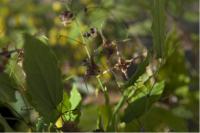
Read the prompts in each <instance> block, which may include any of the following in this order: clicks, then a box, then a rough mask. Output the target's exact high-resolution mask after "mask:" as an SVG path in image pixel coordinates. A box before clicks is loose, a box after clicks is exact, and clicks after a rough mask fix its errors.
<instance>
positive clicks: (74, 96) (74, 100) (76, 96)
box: [69, 85, 81, 110]
mask: <svg viewBox="0 0 200 133" xmlns="http://www.w3.org/2000/svg"><path fill="white" fill-rule="evenodd" d="M69 100H70V103H71V110H74V109H75V108H76V107H77V106H78V105H79V104H80V102H81V95H80V93H79V92H78V90H77V88H76V86H75V85H73V88H72V90H71V93H70V99H69Z"/></svg>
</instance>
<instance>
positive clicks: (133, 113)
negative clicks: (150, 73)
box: [122, 81, 164, 123]
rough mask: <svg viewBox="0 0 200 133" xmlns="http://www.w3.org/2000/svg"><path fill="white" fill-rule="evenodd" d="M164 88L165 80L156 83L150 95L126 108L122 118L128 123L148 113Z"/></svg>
mask: <svg viewBox="0 0 200 133" xmlns="http://www.w3.org/2000/svg"><path fill="white" fill-rule="evenodd" d="M163 89H164V81H161V82H159V83H156V84H155V85H154V87H153V88H152V90H151V92H150V94H149V95H146V96H143V97H141V98H139V99H136V100H135V101H133V102H132V103H130V104H129V105H128V107H127V108H126V109H125V114H124V116H123V118H122V120H123V121H124V122H126V123H129V122H131V121H132V120H134V119H137V118H139V117H140V116H141V115H143V114H144V113H146V112H147V111H148V109H149V108H150V107H151V106H152V104H153V103H154V102H156V101H157V100H158V99H159V98H160V96H161V94H162V92H163Z"/></svg>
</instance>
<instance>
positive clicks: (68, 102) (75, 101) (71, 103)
mask: <svg viewBox="0 0 200 133" xmlns="http://www.w3.org/2000/svg"><path fill="white" fill-rule="evenodd" d="M81 99H82V98H81V95H80V93H79V92H78V90H77V88H76V86H75V84H74V85H73V88H72V90H71V92H70V97H68V95H67V93H64V96H63V101H62V102H61V105H60V106H59V108H60V107H61V110H62V113H63V115H62V118H63V120H64V121H76V120H78V119H79V116H80V109H79V108H78V107H79V105H80V102H81Z"/></svg>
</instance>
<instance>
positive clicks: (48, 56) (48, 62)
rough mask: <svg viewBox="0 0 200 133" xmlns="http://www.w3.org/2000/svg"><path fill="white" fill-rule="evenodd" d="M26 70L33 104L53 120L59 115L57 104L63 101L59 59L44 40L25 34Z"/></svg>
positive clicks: (45, 116) (45, 117)
mask: <svg viewBox="0 0 200 133" xmlns="http://www.w3.org/2000/svg"><path fill="white" fill-rule="evenodd" d="M24 37H25V45H24V62H23V66H24V71H25V73H26V83H27V87H28V89H27V92H28V95H29V96H30V99H31V103H32V105H33V106H34V107H35V108H36V110H37V111H38V112H39V113H40V114H41V115H42V116H43V117H44V119H45V121H46V122H53V121H55V120H56V119H57V117H58V111H57V105H58V104H59V103H60V102H61V101H62V97H63V85H62V79H61V73H60V70H59V68H58V63H57V59H56V57H55V55H54V53H53V52H52V51H51V49H50V48H49V47H48V46H47V45H45V44H44V43H43V42H42V41H40V40H38V39H35V38H33V37H32V36H30V35H28V34H25V36H24Z"/></svg>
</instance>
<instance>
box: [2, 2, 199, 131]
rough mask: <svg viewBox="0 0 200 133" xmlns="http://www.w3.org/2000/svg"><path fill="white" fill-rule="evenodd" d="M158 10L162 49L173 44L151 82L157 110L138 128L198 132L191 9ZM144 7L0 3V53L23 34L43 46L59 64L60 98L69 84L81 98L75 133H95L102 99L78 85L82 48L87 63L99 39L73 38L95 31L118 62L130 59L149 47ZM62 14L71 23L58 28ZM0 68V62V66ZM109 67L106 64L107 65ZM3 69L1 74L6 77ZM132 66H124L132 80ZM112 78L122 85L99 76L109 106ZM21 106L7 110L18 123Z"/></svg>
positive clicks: (195, 30) (195, 28)
mask: <svg viewBox="0 0 200 133" xmlns="http://www.w3.org/2000/svg"><path fill="white" fill-rule="evenodd" d="M165 6H166V17H167V20H166V27H167V33H168V34H167V37H168V38H169V39H168V43H172V44H174V46H172V47H175V51H174V52H173V54H172V55H171V56H170V57H169V58H168V60H167V62H166V64H165V66H164V67H162V69H161V71H160V72H159V75H158V77H157V78H158V79H160V80H162V79H165V81H166V87H165V92H164V95H163V96H162V97H161V100H160V103H161V105H162V106H155V107H153V109H152V110H151V111H150V112H149V113H148V115H146V116H145V119H142V120H141V123H142V124H143V125H144V127H145V129H146V130H147V131H148V130H149V131H168V129H174V130H175V131H198V130H199V1H198V0H176V1H175V0H167V2H166V5H165ZM151 7H152V1H151V0H0V51H2V50H3V48H8V49H10V50H12V49H14V48H22V46H23V41H24V40H23V37H22V33H23V32H29V33H31V34H33V35H36V36H40V37H42V38H43V39H48V42H49V45H50V46H51V47H52V49H53V50H54V52H55V54H56V56H57V58H58V60H59V65H60V67H61V69H62V74H63V78H64V79H65V80H64V84H65V90H66V91H70V89H71V88H72V85H73V84H76V86H77V87H78V89H79V90H80V92H81V93H82V95H83V97H84V98H83V107H82V114H81V117H80V123H79V125H78V128H79V130H80V131H91V130H94V129H95V128H96V121H97V117H98V112H97V111H96V110H97V108H98V109H101V110H104V99H103V95H102V94H101V93H100V92H99V93H98V92H97V89H96V88H97V87H98V83H97V81H96V80H94V79H93V78H86V80H83V79H84V78H85V77H84V74H85V71H86V67H85V66H84V65H83V61H84V60H85V59H86V58H87V52H86V51H85V50H84V45H85V44H86V45H87V47H88V50H89V52H90V54H91V55H95V53H96V51H97V52H98V50H99V49H98V48H99V46H100V45H102V38H101V36H100V35H97V36H96V37H89V38H84V39H83V38H82V35H81V34H82V33H86V32H88V31H89V30H90V28H96V29H98V30H101V31H102V33H103V35H104V37H105V38H106V39H107V40H111V41H113V40H114V41H116V42H117V45H118V47H119V52H120V54H121V55H122V56H123V57H124V58H125V59H131V58H132V57H137V56H138V55H141V54H144V53H145V52H146V51H147V50H150V49H151V47H152V32H151V24H152V16H151ZM66 10H68V11H71V12H73V14H74V16H75V18H76V19H75V20H72V21H71V22H69V23H67V24H66V25H65V26H64V25H63V21H62V20H61V19H60V17H61V14H62V13H63V11H66ZM175 44H176V45H175ZM2 60H3V59H1V57H0V64H2V63H3V61H2ZM95 62H97V64H100V65H99V67H100V70H102V71H103V70H107V69H109V68H110V66H109V65H108V62H107V57H106V56H105V55H104V54H98V56H95ZM115 62H116V60H115V58H114V59H112V60H110V62H109V63H111V64H112V63H115ZM10 65H13V64H12V63H11V64H10ZM10 65H8V66H7V68H6V69H8V71H9V67H10ZM136 66H137V65H136ZM136 66H134V65H133V66H132V71H133V72H134V71H135V68H136ZM20 72H21V69H20V68H18V67H15V69H14V70H13V72H12V74H15V76H16V77H20ZM130 73H131V71H130ZM115 78H117V81H118V82H123V81H124V77H123V74H121V73H120V72H116V76H113V75H112V74H110V73H106V74H103V75H101V79H102V82H103V84H105V85H106V86H107V88H108V91H109V96H110V99H111V103H112V104H115V103H116V102H117V101H118V100H119V98H120V94H119V92H118V90H117V85H116V82H115ZM19 79H20V80H24V79H23V78H19ZM22 82H23V81H22ZM86 86H87V87H86ZM87 89H88V90H87ZM97 93H98V94H99V95H98V96H97ZM22 101H23V100H22V99H21V97H20V96H18V99H17V102H16V103H13V104H12V106H13V108H15V109H16V110H18V111H19V113H21V114H22V115H24V116H25V117H26V114H25V113H24V112H23V110H21V108H22V107H23V106H24V103H23V102H22ZM5 112H7V113H8V112H10V114H6V113H5ZM0 113H1V115H2V116H6V115H12V111H9V109H8V108H6V107H4V106H3V105H1V106H0ZM33 116H34V113H33ZM7 122H8V124H9V126H10V127H12V128H13V129H14V130H15V131H22V130H23V131H27V130H28V129H26V128H25V127H24V126H25V125H23V123H20V122H19V121H13V120H7ZM2 123H4V122H3V121H0V126H3V125H4V124H2ZM119 126H121V127H119V129H120V130H121V131H138V127H137V126H136V125H135V124H134V122H133V123H130V125H126V126H125V127H123V124H122V125H119ZM0 129H1V127H0Z"/></svg>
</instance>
